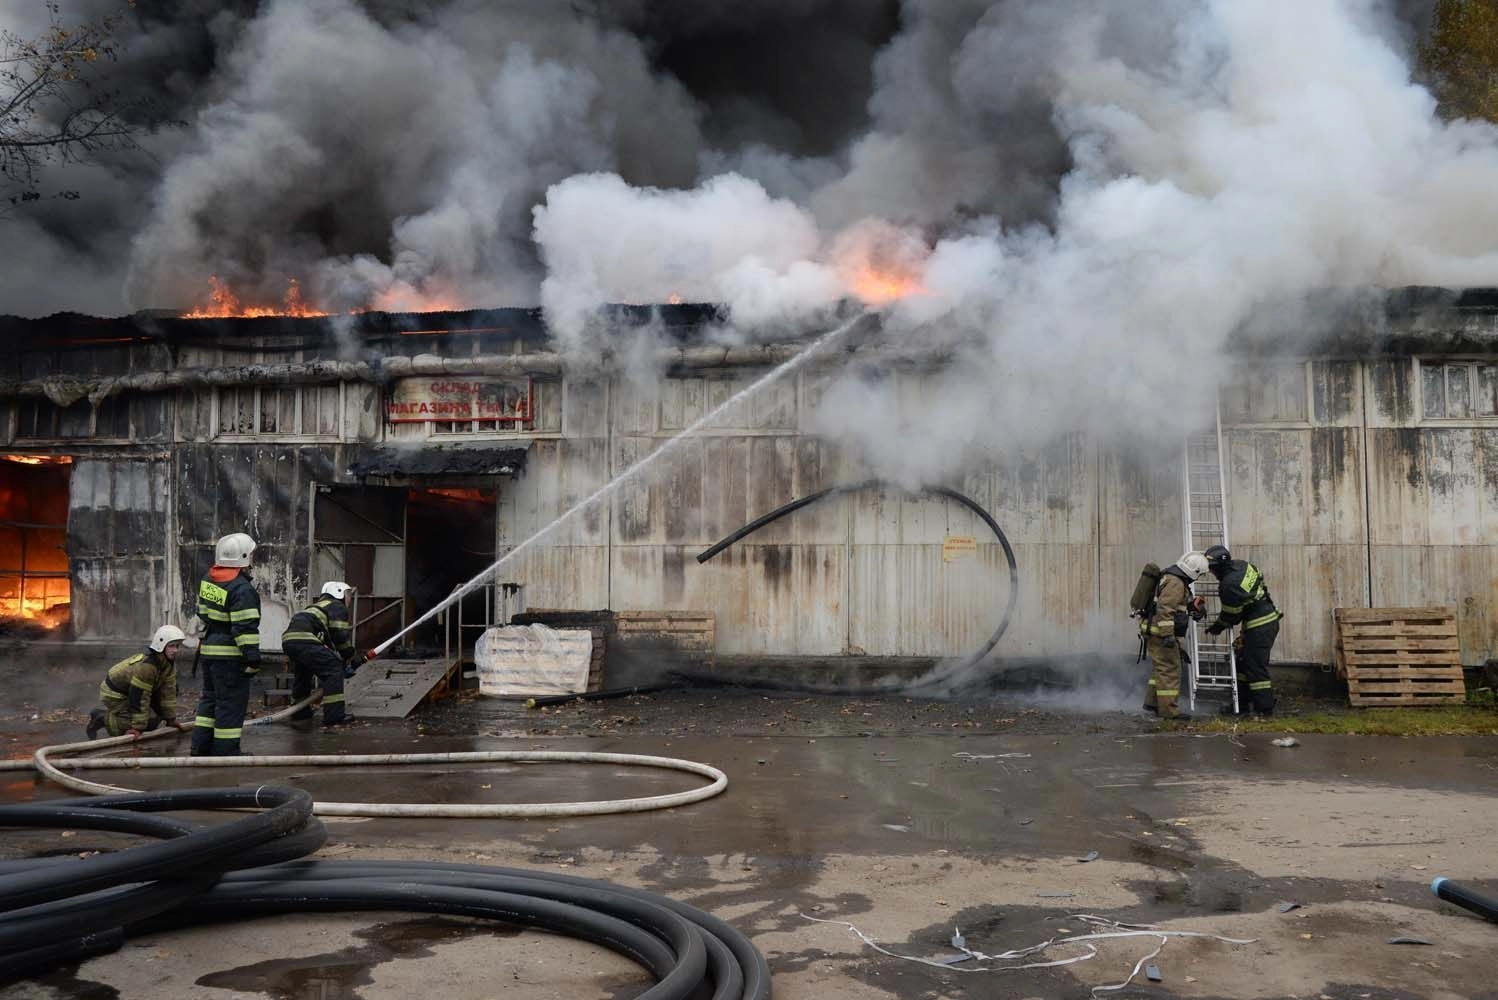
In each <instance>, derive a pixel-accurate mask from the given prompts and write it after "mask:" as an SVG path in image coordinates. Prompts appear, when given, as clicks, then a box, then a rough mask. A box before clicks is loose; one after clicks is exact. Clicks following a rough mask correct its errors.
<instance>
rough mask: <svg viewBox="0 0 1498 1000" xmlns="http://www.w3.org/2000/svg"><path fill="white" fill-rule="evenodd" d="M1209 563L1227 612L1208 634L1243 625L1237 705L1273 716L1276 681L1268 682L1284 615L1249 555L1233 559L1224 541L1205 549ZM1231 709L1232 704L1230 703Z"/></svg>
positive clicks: (1241, 709)
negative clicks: (1271, 655) (1249, 560)
mask: <svg viewBox="0 0 1498 1000" xmlns="http://www.w3.org/2000/svg"><path fill="white" fill-rule="evenodd" d="M1206 557H1207V565H1208V568H1209V569H1210V570H1211V572H1212V575H1213V576H1215V577H1216V578H1217V593H1218V597H1219V598H1220V599H1221V601H1222V612H1221V613H1220V614H1219V615H1218V616H1217V620H1216V621H1214V622H1213V623H1212V624H1211V625H1208V626H1207V634H1208V635H1219V634H1221V633H1222V632H1225V631H1227V630H1228V629H1230V628H1232V627H1233V626H1234V625H1236V626H1238V628H1239V644H1238V655H1237V661H1238V704H1239V705H1240V706H1242V707H1241V708H1240V709H1239V710H1240V712H1243V713H1247V712H1248V711H1249V710H1250V709H1251V710H1252V711H1254V712H1256V713H1258V714H1259V715H1273V714H1274V685H1273V684H1272V683H1271V682H1270V680H1269V653H1270V650H1272V649H1273V648H1274V640H1275V639H1277V638H1279V634H1280V619H1281V618H1283V617H1285V616H1284V614H1283V613H1282V612H1281V611H1280V610H1279V609H1278V608H1276V607H1275V606H1274V601H1273V600H1271V599H1270V597H1269V586H1268V585H1267V584H1266V583H1265V582H1264V574H1263V573H1260V572H1259V568H1258V567H1257V566H1255V565H1254V564H1253V563H1251V562H1248V561H1247V560H1245V559H1234V558H1233V554H1232V553H1231V552H1229V551H1228V550H1227V549H1226V548H1224V547H1223V546H1221V545H1214V546H1212V547H1211V548H1209V549H1208V550H1207V551H1206ZM1227 711H1229V712H1231V711H1232V707H1231V706H1228V709H1227Z"/></svg>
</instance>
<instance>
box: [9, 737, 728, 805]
mask: <svg viewBox="0 0 1498 1000" xmlns="http://www.w3.org/2000/svg"><path fill="white" fill-rule="evenodd" d="M120 739H127V741H128V738H126V737H121V738H120ZM104 742H105V741H103V740H90V741H88V742H84V743H68V744H64V745H61V746H53V747H42V748H41V749H39V750H37V752H36V753H35V754H34V755H33V756H32V762H33V763H34V764H35V766H36V769H37V770H39V771H41V773H42V774H44V775H46V776H47V777H48V778H50V779H51V780H53V781H55V782H57V783H58V784H60V785H63V786H65V787H67V788H71V789H73V790H74V791H79V792H84V793H86V794H88V795H119V794H129V793H131V792H135V791H138V789H134V788H122V787H119V786H116V785H104V784H100V783H98V782H94V781H87V780H84V779H82V778H75V777H73V776H71V775H68V774H64V773H63V771H62V770H61V768H64V767H66V768H70V769H75V770H83V769H91V768H106V769H120V768H175V767H360V766H370V765H379V764H493V763H500V762H504V763H519V764H555V763H567V764H615V765H624V766H626V767H658V768H664V769H666V770H671V771H685V772H687V773H688V774H697V775H701V776H702V777H705V778H711V779H712V784H710V785H704V786H702V787H701V788H691V789H688V790H687V791H684V792H672V793H670V794H667V795H651V796H645V797H643V798H634V799H606V800H599V801H595V802H520V803H492V804H490V803H485V804H462V803H426V802H323V801H321V800H319V801H318V802H317V803H316V805H315V806H314V807H313V811H314V812H316V813H317V815H319V816H403V817H441V818H450V819H515V818H526V817H541V816H548V817H556V816H598V815H603V814H606V813H626V812H648V811H650V810H652V809H671V808H674V807H676V806H684V805H689V804H690V803H693V802H700V801H702V800H703V799H708V798H712V797H713V796H714V795H718V794H720V793H721V792H722V791H723V790H724V789H725V788H727V787H728V776H727V775H726V774H724V773H723V772H722V771H720V770H718V769H717V768H716V767H712V766H711V765H708V764H699V763H697V762H696V761H691V760H678V759H676V758H674V757H654V756H649V755H646V754H629V753H592V752H587V751H574V750H484V751H470V752H463V753H399V754H298V755H289V756H288V755H280V756H263V757H257V756H241V757H141V758H139V759H133V758H130V759H127V758H118V757H100V758H94V757H88V758H82V759H78V760H59V761H56V762H54V761H52V760H50V759H49V758H50V757H51V755H53V754H68V753H79V752H81V751H83V750H91V749H97V748H98V747H99V746H100V744H102V743H104ZM110 742H115V741H110ZM129 742H133V741H129Z"/></svg>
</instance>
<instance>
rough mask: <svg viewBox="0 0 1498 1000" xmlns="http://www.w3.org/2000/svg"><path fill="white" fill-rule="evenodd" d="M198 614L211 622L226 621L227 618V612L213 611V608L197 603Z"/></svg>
mask: <svg viewBox="0 0 1498 1000" xmlns="http://www.w3.org/2000/svg"><path fill="white" fill-rule="evenodd" d="M198 615H199V616H200V617H202V618H206V619H207V620H208V621H213V622H226V621H228V620H229V612H227V611H215V610H214V609H213V608H210V607H208V606H207V605H205V604H199V605H198Z"/></svg>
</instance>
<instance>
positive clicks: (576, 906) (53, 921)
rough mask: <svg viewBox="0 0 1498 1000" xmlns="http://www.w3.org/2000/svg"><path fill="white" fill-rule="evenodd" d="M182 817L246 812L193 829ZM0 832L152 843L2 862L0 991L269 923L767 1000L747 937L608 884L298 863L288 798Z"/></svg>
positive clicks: (283, 794) (126, 799)
mask: <svg viewBox="0 0 1498 1000" xmlns="http://www.w3.org/2000/svg"><path fill="white" fill-rule="evenodd" d="M182 809H195V810H196V809H254V810H257V811H255V812H252V813H250V814H248V815H246V816H242V817H239V818H236V819H233V820H230V821H228V822H226V823H222V824H219V825H217V826H211V827H204V826H201V825H198V824H193V823H188V822H184V821H182V820H178V819H174V818H171V817H166V816H155V815H143V814H145V813H158V812H168V811H174V810H182ZM0 827H41V828H47V829H89V830H107V831H111V832H116V833H129V834H137V835H143V836H148V837H156V838H160V840H159V842H157V843H152V844H146V845H143V846H140V847H131V848H128V849H126V850H122V851H118V852H114V853H110V854H99V855H95V856H93V857H90V858H86V859H82V860H80V859H76V858H61V859H59V858H43V859H31V860H22V861H7V862H3V863H0V983H3V982H11V981H13V980H16V979H19V978H22V977H25V976H33V975H38V974H40V973H42V972H45V971H47V970H49V969H51V968H53V967H55V966H58V965H63V964H67V963H72V962H78V961H81V960H83V959H85V958H89V957H91V956H94V955H100V954H105V953H108V952H111V951H114V950H116V949H118V948H119V947H121V946H122V945H123V944H124V942H125V941H126V939H128V938H131V937H135V936H138V935H141V934H148V933H159V932H162V931H169V930H172V929H174V928H179V927H189V926H197V925H201V924H204V923H210V922H217V921H233V920H241V919H246V918H250V917H263V916H270V915H274V914H278V913H308V912H317V911H322V912H333V911H349V910H401V911H413V912H421V913H440V914H449V915H455V916H466V917H482V918H487V919H490V920H500V921H504V922H505V923H508V924H516V925H521V926H529V927H539V928H544V929H546V930H549V931H553V932H555V933H559V934H565V935H568V936H570V937H576V938H580V939H582V940H586V941H591V942H593V943H594V944H598V945H602V946H603V947H605V948H608V949H610V950H612V951H615V952H618V953H619V954H621V955H624V956H625V957H627V958H630V959H632V960H633V961H635V962H637V963H638V964H640V965H641V966H643V967H644V968H645V969H646V970H648V971H649V972H650V974H651V975H652V976H654V977H655V979H656V983H655V985H654V986H652V987H650V988H649V989H647V990H645V991H644V992H643V993H641V994H640V996H641V997H642V998H648V1000H686V998H688V997H692V996H698V995H702V994H700V993H699V990H700V989H701V988H702V987H703V986H704V985H707V986H710V988H711V993H710V994H708V995H710V996H712V997H713V998H714V1000H769V997H770V970H769V966H768V965H767V964H766V962H765V959H764V957H763V956H762V955H761V954H760V953H759V952H758V950H756V949H755V947H754V945H753V944H751V943H750V942H749V940H748V938H746V937H744V935H742V934H740V933H739V932H738V931H736V930H734V929H733V928H732V927H730V926H728V925H727V924H726V923H724V922H723V921H721V920H718V919H717V918H716V917H713V916H711V915H710V914H707V913H704V912H702V911H701V910H698V909H696V908H694V907H691V906H687V905H686V904H684V903H678V902H676V901H674V900H671V899H667V898H665V897H663V896H657V895H655V894H653V893H649V892H644V891H642V890H638V889H627V888H624V887H621V886H617V885H614V884H612V883H609V882H600V881H595V880H592V879H585V878H576V877H572V876H566V875H554V874H551V873H548V872H538V871H524V870H521V869H513V868H496V867H486V866H482V865H446V864H439V863H429V862H415V861H309V860H298V859H303V858H305V857H306V855H308V854H311V853H312V852H313V851H316V850H317V849H318V848H319V847H321V846H322V845H323V843H324V842H325V841H326V840H327V830H326V829H325V828H324V827H323V825H322V822H321V821H320V820H318V819H317V818H316V817H315V816H313V815H312V797H311V796H310V795H308V794H307V793H306V792H304V791H301V790H300V789H294V788H288V787H281V786H265V787H261V788H255V789H196V790H183V791H166V792H147V793H141V794H135V795H114V796H105V797H101V798H84V799H60V800H57V801H53V802H45V803H36V804H28V805H14V806H0Z"/></svg>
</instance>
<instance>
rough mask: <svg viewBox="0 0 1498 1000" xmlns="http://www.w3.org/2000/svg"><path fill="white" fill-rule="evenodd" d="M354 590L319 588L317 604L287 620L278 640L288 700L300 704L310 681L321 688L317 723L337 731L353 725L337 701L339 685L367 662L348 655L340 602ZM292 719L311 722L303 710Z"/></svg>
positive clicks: (348, 634) (349, 639)
mask: <svg viewBox="0 0 1498 1000" xmlns="http://www.w3.org/2000/svg"><path fill="white" fill-rule="evenodd" d="M353 589H354V588H352V587H350V586H349V585H348V584H346V583H344V582H342V581H341V580H333V581H330V582H328V583H325V584H323V585H322V594H321V596H319V597H318V599H317V600H315V601H313V602H312V603H311V604H309V605H308V606H307V607H305V608H303V609H302V610H301V611H298V612H297V613H296V614H294V615H292V616H291V621H290V623H288V624H287V626H286V631H285V632H284V633H283V634H282V635H281V648H282V649H283V650H284V651H285V652H286V657H287V659H289V660H290V661H291V667H292V670H293V675H292V682H291V700H292V701H301V700H302V699H303V698H305V697H307V696H308V695H309V694H311V693H312V678H313V677H314V676H315V677H316V678H317V683H318V684H319V685H320V686H321V687H322V724H323V725H324V726H342V725H346V724H347V723H350V722H353V721H354V717H353V716H352V715H349V714H348V711H347V709H346V707H345V705H344V701H343V680H344V677H345V676H350V675H352V674H353V672H354V671H355V670H357V669H358V668H359V667H360V666H362V665H363V663H364V662H365V660H367V659H368V658H369V657H368V656H367V655H366V654H356V653H355V652H354V634H353V626H352V625H351V624H350V623H349V613H348V606H347V605H346V604H344V603H343V599H344V598H345V597H347V596H348V593H349V591H351V590H353ZM291 717H292V718H293V719H310V718H312V709H311V708H304V709H301V710H300V711H298V712H296V713H294V714H293V715H292V716H291Z"/></svg>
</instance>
